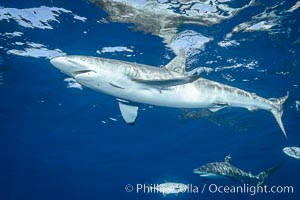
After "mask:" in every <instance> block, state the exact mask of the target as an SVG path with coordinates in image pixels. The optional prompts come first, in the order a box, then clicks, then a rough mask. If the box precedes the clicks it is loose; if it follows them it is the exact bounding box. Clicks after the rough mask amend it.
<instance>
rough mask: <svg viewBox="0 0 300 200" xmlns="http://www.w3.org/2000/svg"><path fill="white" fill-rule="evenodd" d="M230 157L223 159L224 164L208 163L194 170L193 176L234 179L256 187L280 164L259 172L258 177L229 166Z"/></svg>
mask: <svg viewBox="0 0 300 200" xmlns="http://www.w3.org/2000/svg"><path fill="white" fill-rule="evenodd" d="M230 161H231V156H230V155H228V156H226V157H225V161H224V162H213V163H208V164H205V165H203V166H201V167H200V168H197V169H194V170H193V172H194V173H195V174H199V175H200V176H201V177H202V178H205V179H222V178H223V179H224V178H228V179H234V180H240V181H254V182H257V185H262V184H263V183H264V182H265V181H266V179H267V178H268V177H269V176H270V175H271V174H272V173H273V172H274V171H276V170H277V169H278V168H279V167H280V166H281V165H282V164H280V165H278V166H275V167H272V168H270V169H267V170H265V171H263V172H260V173H259V174H258V175H256V176H255V175H252V174H251V172H244V171H243V170H241V169H239V168H237V167H235V166H233V165H231V164H230Z"/></svg>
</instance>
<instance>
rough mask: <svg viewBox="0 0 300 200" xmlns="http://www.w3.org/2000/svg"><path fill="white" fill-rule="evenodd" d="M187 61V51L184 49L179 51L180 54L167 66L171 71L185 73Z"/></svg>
mask: <svg viewBox="0 0 300 200" xmlns="http://www.w3.org/2000/svg"><path fill="white" fill-rule="evenodd" d="M185 62H186V57H185V52H184V50H182V51H180V52H179V55H178V56H176V57H175V58H173V60H171V61H170V62H169V63H168V64H167V65H166V66H165V68H166V69H168V70H170V71H174V72H177V73H181V74H185Z"/></svg>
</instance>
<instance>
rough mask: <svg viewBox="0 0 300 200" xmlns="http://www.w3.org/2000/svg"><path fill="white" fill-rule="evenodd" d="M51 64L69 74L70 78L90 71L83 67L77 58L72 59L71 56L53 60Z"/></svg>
mask: <svg viewBox="0 0 300 200" xmlns="http://www.w3.org/2000/svg"><path fill="white" fill-rule="evenodd" d="M50 63H51V64H52V65H53V66H54V67H56V68H57V69H59V70H60V71H62V72H63V73H65V74H67V75H68V76H71V77H74V76H76V75H77V74H79V73H82V72H87V71H90V70H89V69H88V68H87V67H85V66H83V65H82V64H80V62H78V61H77V60H76V58H72V57H69V56H59V57H55V58H52V59H51V60H50Z"/></svg>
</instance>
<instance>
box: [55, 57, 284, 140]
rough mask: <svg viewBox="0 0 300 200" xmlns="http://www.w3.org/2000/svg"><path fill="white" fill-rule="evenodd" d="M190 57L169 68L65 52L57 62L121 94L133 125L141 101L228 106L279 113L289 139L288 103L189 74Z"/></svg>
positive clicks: (80, 78)
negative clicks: (285, 115) (285, 111)
mask: <svg viewBox="0 0 300 200" xmlns="http://www.w3.org/2000/svg"><path fill="white" fill-rule="evenodd" d="M185 60H186V58H185V55H184V52H181V53H180V54H179V55H178V56H176V57H175V58H174V59H173V60H172V61H171V62H170V63H168V64H167V65H166V66H165V67H163V68H159V67H153V66H149V65H143V64H138V63H132V62H126V61H120V60H113V59H105V58H99V57H88V56H71V55H67V56H61V57H56V58H53V59H51V60H50V62H51V63H52V65H54V66H55V67H56V68H58V69H59V70H60V71H62V72H63V73H65V74H66V75H68V76H71V77H73V78H74V79H75V80H76V81H77V82H78V83H80V84H81V85H84V86H86V87H88V88H91V89H93V90H96V91H98V92H102V93H105V94H108V95H111V96H113V97H116V99H117V101H118V103H119V107H120V110H121V114H122V116H123V118H124V120H125V121H126V122H127V123H128V124H133V123H135V120H136V117H137V114H138V105H139V103H141V104H150V105H155V106H163V107H173V108H208V109H210V110H211V111H213V112H216V111H218V110H220V109H222V108H226V107H241V108H247V109H248V110H250V111H253V110H258V109H262V110H267V111H270V112H271V113H272V114H273V116H274V117H275V119H276V121H277V123H278V125H279V127H280V128H281V130H282V132H283V134H284V135H285V137H286V133H285V129H284V126H283V124H282V121H281V116H282V114H283V103H284V102H285V101H286V99H287V98H288V95H287V96H285V97H282V98H279V99H265V98H262V97H259V96H257V95H256V94H254V93H249V92H246V91H244V90H241V89H238V88H235V87H231V86H228V85H224V84H221V83H218V82H214V81H211V80H207V79H204V78H200V77H199V76H198V75H188V73H186V72H185Z"/></svg>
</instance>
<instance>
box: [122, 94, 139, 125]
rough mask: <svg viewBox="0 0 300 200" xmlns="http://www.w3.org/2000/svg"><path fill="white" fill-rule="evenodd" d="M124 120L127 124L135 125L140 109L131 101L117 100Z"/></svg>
mask: <svg viewBox="0 0 300 200" xmlns="http://www.w3.org/2000/svg"><path fill="white" fill-rule="evenodd" d="M117 100H118V103H119V107H120V111H121V114H122V117H123V119H124V120H125V122H126V123H127V124H131V125H133V124H134V123H135V120H136V117H137V114H138V109H139V107H138V106H137V105H135V104H133V103H131V102H129V101H125V100H122V99H117Z"/></svg>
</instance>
